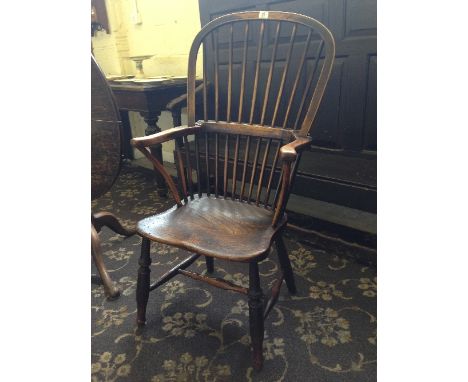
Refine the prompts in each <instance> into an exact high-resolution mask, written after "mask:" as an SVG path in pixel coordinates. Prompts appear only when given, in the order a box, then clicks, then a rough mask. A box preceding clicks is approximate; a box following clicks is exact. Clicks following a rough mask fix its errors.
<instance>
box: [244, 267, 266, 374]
mask: <svg viewBox="0 0 468 382" xmlns="http://www.w3.org/2000/svg"><path fill="white" fill-rule="evenodd" d="M248 296H249V324H250V341H251V343H252V363H253V367H254V369H255V370H257V371H258V370H261V368H262V366H263V332H264V320H263V301H262V297H263V293H262V288H261V287H260V275H259V273H258V263H257V262H256V261H253V262H251V263H249V291H248Z"/></svg>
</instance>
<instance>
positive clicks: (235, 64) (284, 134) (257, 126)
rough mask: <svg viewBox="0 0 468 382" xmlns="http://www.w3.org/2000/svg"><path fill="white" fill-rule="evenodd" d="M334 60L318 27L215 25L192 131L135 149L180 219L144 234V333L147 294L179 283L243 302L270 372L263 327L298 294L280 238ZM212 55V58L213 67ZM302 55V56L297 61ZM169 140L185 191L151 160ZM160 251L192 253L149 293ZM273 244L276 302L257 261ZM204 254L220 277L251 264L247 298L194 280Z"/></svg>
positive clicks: (271, 15)
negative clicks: (225, 266)
mask: <svg viewBox="0 0 468 382" xmlns="http://www.w3.org/2000/svg"><path fill="white" fill-rule="evenodd" d="M202 44H203V54H204V77H203V78H204V79H203V81H204V87H202V88H201V89H202V92H203V103H202V107H203V113H202V115H203V116H204V118H203V120H200V121H198V122H195V111H196V110H195V107H196V105H195V68H196V60H197V55H198V51H199V48H200V46H201V45H202ZM334 54H335V45H334V40H333V36H332V35H331V33H330V31H329V30H328V29H327V28H326V27H325V26H324V25H322V24H321V23H320V22H318V21H317V20H314V19H312V18H310V17H307V16H303V15H299V14H294V13H285V12H242V13H235V14H230V15H226V16H222V17H220V18H218V19H215V20H213V21H211V22H210V23H208V24H207V25H206V26H205V27H204V28H203V29H202V30H201V31H200V32H199V33H198V35H197V36H196V37H195V40H194V42H193V44H192V47H191V50H190V55H189V67H188V93H187V110H188V126H181V127H175V128H173V129H170V130H166V131H163V132H161V133H158V134H155V135H152V136H147V137H142V138H134V139H133V140H132V144H133V145H134V146H135V147H136V148H137V149H138V150H140V151H141V152H142V153H143V154H144V155H145V156H146V157H147V158H148V159H149V160H150V161H151V163H152V164H153V166H154V169H155V170H156V171H159V172H160V173H161V174H162V175H163V176H164V179H165V180H166V182H167V184H168V187H169V189H170V191H171V194H172V196H173V197H174V201H175V205H174V207H172V208H171V209H169V210H167V211H165V212H163V213H161V214H158V215H154V216H150V217H148V218H145V219H143V220H141V221H140V222H139V223H138V225H137V232H138V234H139V235H141V236H142V238H143V240H142V248H141V257H140V261H139V264H140V268H139V271H138V283H137V307H138V312H137V323H138V325H139V326H142V325H144V324H145V323H146V314H145V312H146V305H147V302H148V297H149V292H150V291H152V290H154V289H156V288H157V287H159V286H160V285H162V284H163V283H165V282H167V281H168V280H170V279H171V278H172V277H174V276H176V275H178V274H182V275H184V276H188V277H191V278H193V279H196V280H200V281H204V282H206V283H208V284H211V285H213V286H215V287H219V288H222V289H226V290H231V291H235V292H238V293H241V294H245V295H247V296H248V303H249V314H250V319H249V320H250V336H251V344H252V349H253V366H254V368H255V369H257V370H258V369H260V368H261V367H262V363H263V355H262V343H263V332H264V319H265V318H266V317H267V315H268V313H269V312H270V310H271V308H272V307H273V305H274V303H275V302H276V300H277V298H278V295H279V290H280V287H281V283H282V281H283V278H284V280H285V282H286V285H287V287H288V290H289V292H290V293H295V292H296V286H295V283H294V275H293V272H292V268H291V264H290V261H289V258H288V254H287V251H286V248H285V245H284V243H283V240H282V230H283V228H284V227H285V225H286V221H287V216H286V214H285V207H286V203H287V201H288V196H289V191H290V189H291V186H292V184H293V181H294V174H295V172H296V169H297V165H298V162H299V158H300V154H301V151H302V150H303V149H305V148H307V147H308V146H309V145H310V144H311V139H310V138H309V137H308V134H309V131H310V129H311V126H312V122H313V121H314V118H315V115H316V113H317V110H318V107H319V104H320V101H321V99H322V96H323V93H324V90H325V86H326V84H327V81H328V78H329V76H330V72H331V70H332V65H333V60H334ZM208 55H213V57H214V60H213V61H211V62H214V65H213V67H211V68H208V67H207V63H208V62H210V61H209V60H208V59H207V57H208ZM294 55H298V57H299V58H298V59H297V60H296V61H294V60H293V59H292V58H291V57H293V56H294ZM249 62H250V63H249ZM248 68H251V69H253V70H247V69H248ZM235 76H236V78H234V77H235ZM249 76H250V77H249ZM208 81H209V82H210V83H212V84H213V87H214V97H213V101H214V102H213V103H214V104H210V103H209V102H208V97H207V90H206V89H207V86H206V84H207V82H208ZM311 90H313V91H311ZM306 105H308V107H307V108H305V106H306ZM209 115H210V116H212V119H209V118H208V116H209ZM192 137H193V140H192V139H191V138H192ZM169 140H175V142H176V145H175V146H176V149H175V162H176V167H177V173H178V177H177V178H178V181H177V183H176V182H174V180H173V179H172V178H171V176H170V175H169V174H168V172H167V171H166V170H165V169H164V166H163V165H162V163H160V162H159V161H158V160H157V159H156V158H155V157H154V156H153V155H152V154H151V151H150V150H149V147H150V146H151V145H154V144H158V143H163V142H166V141H169ZM151 241H156V242H159V243H164V244H169V245H173V246H175V247H178V248H182V249H185V250H187V251H189V252H192V253H193V254H192V255H191V256H190V257H188V258H187V259H186V260H184V261H183V262H182V263H180V264H179V265H177V266H175V267H174V268H173V269H171V270H170V271H169V272H167V273H166V274H164V275H163V276H162V277H161V278H160V279H159V280H157V281H155V282H154V283H151V282H150V264H151V257H150V243H151ZM273 243H275V245H276V249H277V253H278V257H279V263H280V266H281V270H282V274H281V275H280V276H279V279H278V281H277V282H276V283H275V285H274V286H273V288H272V292H271V296H270V298H269V299H268V300H267V299H264V295H263V292H262V289H261V287H260V278H259V270H258V262H259V261H261V260H263V259H265V258H266V257H267V256H268V254H269V253H270V248H271V246H272V244H273ZM199 256H204V257H205V259H206V264H207V271H208V273H211V272H212V271H213V269H214V268H213V267H214V258H217V259H220V260H228V261H238V262H245V263H248V264H249V288H243V287H241V286H239V285H235V284H233V283H231V282H228V281H225V280H222V279H219V278H213V277H208V276H205V275H201V274H197V273H194V272H189V271H186V270H185V269H186V268H187V267H188V266H190V265H191V264H192V263H193V262H194V261H195V260H196V259H197V258H198V257H199ZM264 301H266V302H264Z"/></svg>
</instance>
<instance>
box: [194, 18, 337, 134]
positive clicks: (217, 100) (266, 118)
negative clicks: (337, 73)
mask: <svg viewBox="0 0 468 382" xmlns="http://www.w3.org/2000/svg"><path fill="white" fill-rule="evenodd" d="M300 28H302V30H305V33H302V34H300V33H299V32H300V31H299V29H300ZM289 30H291V33H290V34H289V36H285V32H286V31H289ZM223 37H224V42H223ZM265 40H266V41H265ZM201 45H203V81H204V84H205V86H204V94H203V115H204V120H205V121H208V117H209V116H210V117H212V119H214V120H215V121H216V122H217V121H219V120H223V121H226V122H238V123H246V124H248V125H261V126H265V125H266V126H270V127H282V128H283V129H293V130H297V135H299V136H307V135H309V133H310V130H311V127H312V124H313V121H314V119H315V116H316V114H317V110H318V108H319V105H320V102H321V100H322V97H323V94H324V91H325V87H326V84H327V82H328V79H329V77H330V73H331V70H332V67H333V61H334V57H335V42H334V39H333V36H332V34H331V32H330V31H329V29H328V28H327V27H326V26H325V25H323V24H322V23H320V22H319V21H317V20H315V19H313V18H311V17H308V16H305V15H300V14H297V13H290V12H277V11H255V12H239V13H233V14H228V15H225V16H221V17H219V18H217V19H214V20H213V21H211V22H209V23H208V24H206V25H205V26H204V27H203V28H202V29H201V31H200V32H199V33H198V34H197V35H196V37H195V39H194V41H193V44H192V47H191V49H190V54H189V64H188V85H187V91H188V98H187V112H188V124H189V126H193V125H194V124H195V111H196V110H195V86H196V84H195V77H196V69H197V58H198V55H199V50H200V46H201ZM255 45H256V46H255ZM223 47H224V49H223ZM311 47H315V49H309V48H311ZM221 50H223V51H222V52H220V51H221ZM309 50H311V51H312V52H309ZM294 54H299V55H298V57H300V58H299V59H298V60H296V61H294V60H291V57H292V56H293V55H294ZM209 56H210V57H213V60H212V61H213V62H214V67H212V68H208V67H207V63H208V62H211V61H208V60H207V58H208V57H209ZM249 58H250V60H249ZM250 62H251V65H249V63H250ZM281 66H282V69H281ZM319 67H321V70H320V71H319V70H318V68H319ZM248 69H250V70H248ZM267 72H268V74H266V73H267ZM317 72H319V74H318V77H317V76H316V74H317ZM249 74H250V77H251V78H249ZM252 76H253V78H252ZM208 79H209V82H210V83H212V84H213V86H214V107H211V105H208V97H207V86H206V85H207V83H208ZM275 79H276V81H275ZM304 84H305V86H304ZM290 85H292V86H290ZM312 85H315V86H312ZM312 88H314V89H313V92H312V93H311V92H310V90H311V89H312ZM262 93H263V94H262ZM300 93H302V94H300ZM223 96H224V97H223ZM222 102H224V103H225V105H222V104H221V103H222ZM307 104H308V107H305V106H307ZM222 106H224V107H222ZM301 121H302V122H301Z"/></svg>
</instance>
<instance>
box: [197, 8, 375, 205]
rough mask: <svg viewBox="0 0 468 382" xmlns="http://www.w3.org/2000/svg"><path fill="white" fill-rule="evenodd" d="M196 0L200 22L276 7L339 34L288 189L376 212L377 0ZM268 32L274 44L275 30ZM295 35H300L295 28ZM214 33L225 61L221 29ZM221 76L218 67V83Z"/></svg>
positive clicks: (279, 49)
mask: <svg viewBox="0 0 468 382" xmlns="http://www.w3.org/2000/svg"><path fill="white" fill-rule="evenodd" d="M199 3H200V17H201V22H202V25H205V24H206V23H208V22H209V21H210V20H212V19H214V18H216V17H218V16H221V15H224V14H227V13H232V12H238V11H247V10H266V11H268V10H276V11H288V12H296V13H301V14H304V15H308V16H311V17H313V18H315V19H318V20H320V21H321V22H322V23H323V24H325V25H326V26H327V27H328V28H329V29H330V30H331V31H332V33H333V35H334V37H335V41H336V56H335V57H336V58H335V63H334V68H333V72H332V75H331V78H330V81H329V83H328V87H327V90H326V92H325V96H324V99H323V101H322V104H321V107H320V110H319V114H318V116H317V120H316V122H315V125H314V127H313V129H312V138H313V140H314V146H313V147H312V149H311V150H310V151H307V152H305V153H304V154H303V157H302V159H301V163H300V167H299V171H298V175H297V179H296V183H295V188H294V190H293V192H294V193H297V194H299V195H303V196H308V197H312V198H315V199H319V200H323V201H327V202H332V203H336V204H340V205H343V206H348V207H352V208H357V209H361V210H365V211H369V212H376V204H377V203H376V202H377V113H376V108H377V103H376V96H377V2H376V0H292V1H271V0H270V1H261V0H257V1H255V0H232V1H230V2H225V1H217V0H200V2H199ZM266 33H267V39H268V41H270V44H269V45H270V47H269V48H270V49H271V45H273V44H272V41H273V34H274V31H273V30H267V31H266ZM284 33H285V34H287V33H288V31H286V30H285V31H284ZM299 33H300V31H299ZM268 36H269V37H268ZM298 37H299V39H300V38H303V39H305V36H300V34H299V35H298ZM224 38H225V39H227V36H225V37H224ZM238 38H239V39H240V38H242V37H241V36H238ZM219 39H220V40H219V42H220V43H221V45H220V57H221V60H222V57H223V45H222V42H223V36H222V35H220V37H219ZM235 41H236V36H234V43H235ZM283 42H284V44H283V45H284V46H283V47H281V44H280V47H279V48H278V52H279V54H280V55H281V54H282V53H281V49H285V48H286V45H287V43H288V41H287V40H286V39H284V41H283ZM254 44H255V42H253V45H254ZM225 45H226V46H225V47H224V50H227V44H225ZM267 48H268V47H267ZM209 64H210V63H209ZM292 65H294V63H293V64H292ZM250 70H253V68H250ZM222 78H223V73H222V72H221V74H220V87H222V86H223V82H224V81H222ZM304 83H305V81H304ZM272 86H273V87H274V86H275V85H274V84H273V85H272Z"/></svg>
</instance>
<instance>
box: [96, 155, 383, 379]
mask: <svg viewBox="0 0 468 382" xmlns="http://www.w3.org/2000/svg"><path fill="white" fill-rule="evenodd" d="M153 179H154V177H153V174H152V172H151V171H149V170H147V169H144V168H141V167H137V166H132V165H129V164H126V165H124V167H123V168H122V171H121V173H120V176H119V179H118V180H117V182H116V184H114V186H113V187H112V189H111V191H110V192H108V193H107V194H106V195H104V196H103V197H101V198H100V199H98V200H96V201H94V202H93V203H92V210H93V212H98V211H108V212H112V213H114V214H115V215H116V216H117V217H118V218H119V220H120V221H121V222H122V224H124V225H126V226H128V227H132V226H134V225H135V223H136V222H137V221H138V220H139V219H141V218H143V217H145V216H148V215H150V214H154V213H157V212H161V211H164V210H165V209H167V208H168V207H169V206H171V205H172V202H171V199H170V198H168V199H166V198H160V197H159V196H158V195H157V193H156V186H155V183H154V180H153ZM100 237H101V242H102V246H103V250H104V261H105V262H106V264H107V267H108V270H109V272H110V275H111V277H112V278H113V280H114V281H116V282H117V283H118V285H119V287H120V290H121V292H122V294H121V296H120V297H119V298H118V299H116V300H114V301H108V300H106V298H105V295H104V290H103V287H102V286H98V285H92V287H91V289H92V295H91V319H92V333H91V336H92V351H91V353H92V359H91V373H92V374H91V380H92V381H95V382H97V381H107V382H111V381H119V382H120V381H132V382H138V381H148V382H167V381H171V382H172V381H174V382H176V381H177V382H179V381H203V382H215V381H216V382H222V381H236V382H238V381H239V382H240V381H294V382H295V381H319V382H324V381H376V355H377V354H376V353H377V349H376V329H377V317H376V314H377V300H376V299H377V290H376V283H377V280H376V269H375V268H374V267H369V266H366V265H363V264H358V263H355V262H352V261H350V260H349V259H345V258H341V257H338V256H337V255H334V254H333V253H327V252H325V251H323V250H320V249H317V248H314V245H313V242H311V241H310V240H308V239H307V238H306V237H303V236H299V235H297V234H295V233H293V232H290V231H286V235H285V243H286V246H287V248H288V251H289V254H290V258H291V262H292V266H293V269H294V273H295V277H296V284H297V288H298V293H297V295H295V296H290V295H289V294H288V291H287V288H286V286H285V285H284V284H283V287H282V290H281V294H280V298H279V300H278V302H277V304H276V305H275V307H274V308H273V310H272V312H271V313H270V315H269V317H268V318H267V320H266V322H265V340H264V344H263V352H264V357H265V362H264V366H263V369H262V371H261V372H255V371H254V370H253V369H252V367H251V362H250V348H249V344H250V338H249V335H248V333H249V329H248V305H247V300H246V298H244V296H242V295H239V294H237V293H234V292H227V291H224V290H219V289H216V288H213V287H211V286H209V285H207V284H204V283H200V282H197V281H195V280H192V279H189V278H184V277H183V276H176V277H175V278H173V279H172V280H171V281H170V282H168V283H166V284H165V285H163V286H162V287H160V288H158V289H156V290H155V291H153V292H151V293H150V298H149V302H148V308H147V325H146V327H145V328H144V329H143V330H142V331H141V332H137V331H136V324H135V322H136V298H135V290H136V281H137V270H138V257H139V252H140V242H141V239H140V238H139V237H138V236H137V235H135V236H133V237H130V238H124V237H122V236H120V235H118V234H115V233H114V232H112V231H111V230H109V229H108V228H106V227H105V228H103V229H102V231H101V233H100ZM151 254H152V261H153V262H152V265H151V276H152V280H154V279H155V278H157V277H159V276H161V275H162V274H163V273H164V272H166V271H167V270H168V269H170V268H171V267H173V266H174V265H175V264H177V263H178V262H180V261H181V260H183V259H184V258H185V257H187V253H186V252H184V251H182V250H179V249H176V248H171V247H168V246H166V245H162V244H156V243H153V244H152V247H151ZM92 267H93V269H92V271H93V273H95V269H94V266H92ZM189 269H192V270H194V271H196V272H199V273H203V272H205V262H204V260H203V259H199V260H197V261H196V262H195V263H194V264H193V265H192V266H191V267H190V268H189ZM260 272H261V276H262V289H263V291H264V292H265V293H267V292H268V290H269V288H270V287H271V286H272V285H273V283H274V282H275V279H276V277H277V276H278V273H279V268H278V262H277V257H276V253H274V252H273V253H272V254H271V255H270V256H269V257H268V258H267V259H266V260H264V261H263V262H262V263H260ZM214 276H216V277H222V278H224V279H226V280H229V281H231V282H235V283H237V284H239V285H242V286H244V287H247V286H248V269H247V267H246V265H244V264H233V263H228V262H222V261H219V260H215V273H214Z"/></svg>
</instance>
